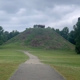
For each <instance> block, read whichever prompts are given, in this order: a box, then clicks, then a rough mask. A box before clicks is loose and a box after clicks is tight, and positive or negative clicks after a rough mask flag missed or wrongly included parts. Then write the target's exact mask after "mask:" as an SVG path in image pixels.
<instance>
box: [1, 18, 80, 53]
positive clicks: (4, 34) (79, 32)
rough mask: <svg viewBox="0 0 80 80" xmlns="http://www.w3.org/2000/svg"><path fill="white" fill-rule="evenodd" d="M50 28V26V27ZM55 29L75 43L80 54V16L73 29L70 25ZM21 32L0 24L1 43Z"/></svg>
mask: <svg viewBox="0 0 80 80" xmlns="http://www.w3.org/2000/svg"><path fill="white" fill-rule="evenodd" d="M48 28H50V27H48ZM51 29H52V30H55V31H56V32H57V33H58V34H60V35H61V36H62V37H64V38H65V39H66V40H68V41H69V42H71V43H72V44H74V45H75V50H76V52H77V53H78V54H80V17H79V18H78V21H77V23H76V24H75V25H74V26H73V30H72V31H69V28H68V27H64V28H63V29H62V30H59V29H54V28H51ZM18 34H19V32H18V31H17V30H13V31H12V32H8V31H4V29H3V28H2V26H0V45H2V44H3V43H4V42H6V41H8V40H9V39H11V38H12V37H14V36H16V35H18Z"/></svg>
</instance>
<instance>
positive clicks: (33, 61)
mask: <svg viewBox="0 0 80 80" xmlns="http://www.w3.org/2000/svg"><path fill="white" fill-rule="evenodd" d="M23 52H24V53H25V54H26V55H28V56H29V57H30V59H29V60H27V61H26V62H25V63H23V64H21V65H20V66H19V68H18V69H17V71H16V72H15V73H14V75H13V76H12V77H11V78H10V79H9V80H65V79H64V78H63V77H62V76H61V75H60V74H59V73H58V72H56V71H55V70H54V69H53V68H51V67H50V66H48V65H45V64H43V63H41V62H40V61H39V59H38V58H37V57H36V56H34V55H32V54H30V53H28V52H26V51H23Z"/></svg>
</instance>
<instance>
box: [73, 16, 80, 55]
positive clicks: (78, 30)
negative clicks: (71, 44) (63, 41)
mask: <svg viewBox="0 0 80 80" xmlns="http://www.w3.org/2000/svg"><path fill="white" fill-rule="evenodd" d="M74 31H75V42H76V47H75V50H76V52H77V54H80V17H79V18H78V22H77V24H76V25H75V26H74Z"/></svg>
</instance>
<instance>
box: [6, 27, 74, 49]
mask: <svg viewBox="0 0 80 80" xmlns="http://www.w3.org/2000/svg"><path fill="white" fill-rule="evenodd" d="M14 42H17V43H18V44H21V45H24V46H31V47H38V48H44V49H74V46H73V45H72V44H71V43H70V42H68V41H67V40H65V39H64V38H63V37H61V36H60V35H59V34H58V33H56V32H55V31H53V30H52V29H48V28H46V29H43V28H30V29H26V30H25V31H24V32H22V33H21V34H19V35H17V36H16V37H14V38H12V39H11V40H9V41H8V42H7V43H14Z"/></svg>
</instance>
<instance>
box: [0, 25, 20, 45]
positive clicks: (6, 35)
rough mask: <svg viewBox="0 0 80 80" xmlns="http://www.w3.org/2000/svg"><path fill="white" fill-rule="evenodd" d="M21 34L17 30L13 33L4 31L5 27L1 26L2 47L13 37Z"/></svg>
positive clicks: (0, 38)
mask: <svg viewBox="0 0 80 80" xmlns="http://www.w3.org/2000/svg"><path fill="white" fill-rule="evenodd" d="M18 34H19V32H18V31H17V30H13V31H12V32H8V31H4V29H3V27H2V26H0V45H2V44H3V43H4V42H6V41H8V40H9V39H11V38H12V37H14V36H16V35H18Z"/></svg>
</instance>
